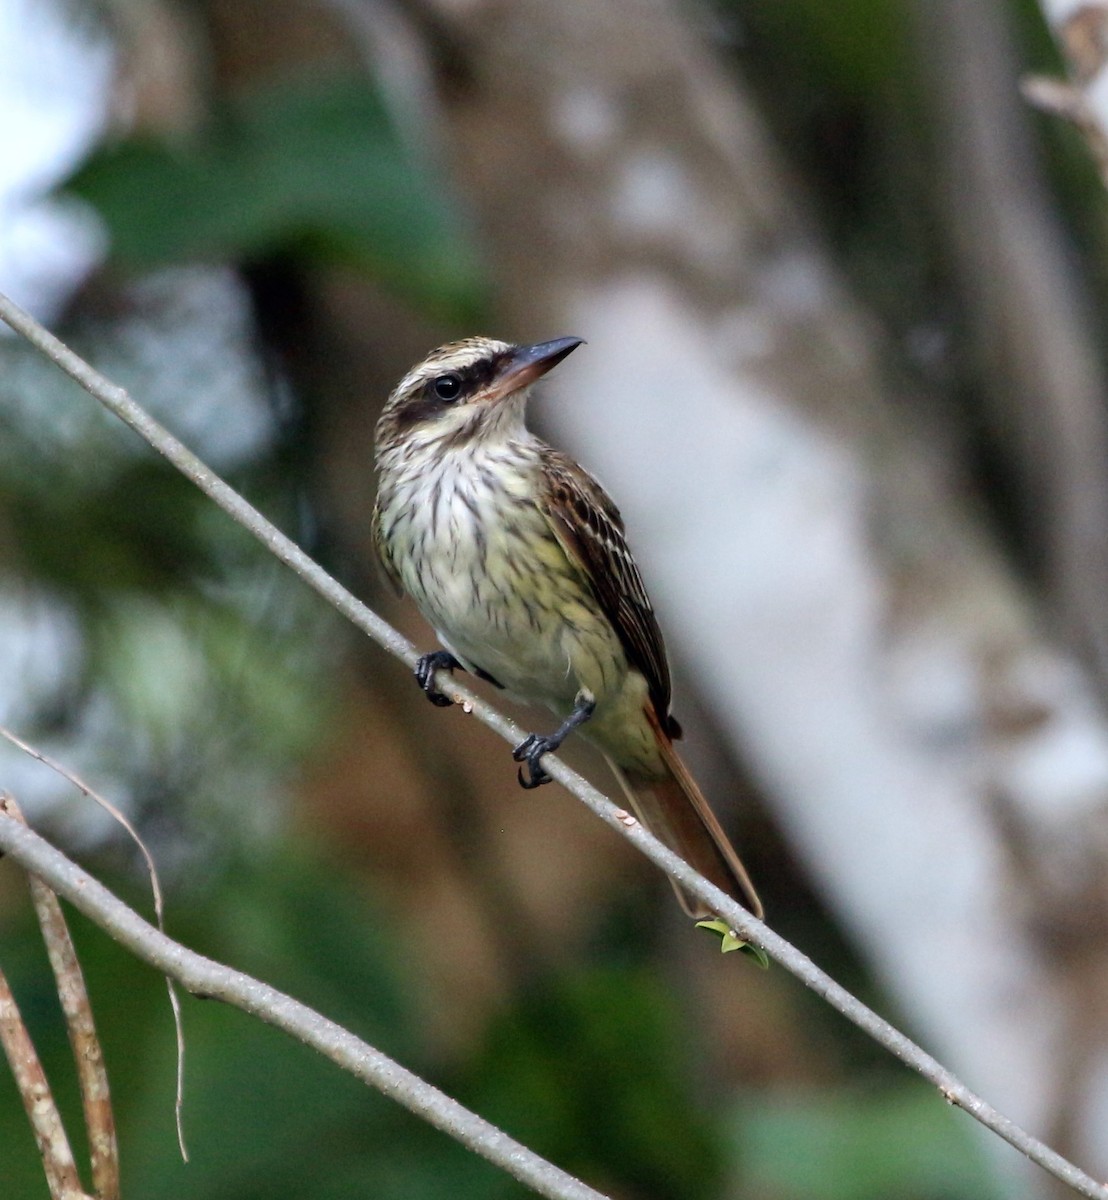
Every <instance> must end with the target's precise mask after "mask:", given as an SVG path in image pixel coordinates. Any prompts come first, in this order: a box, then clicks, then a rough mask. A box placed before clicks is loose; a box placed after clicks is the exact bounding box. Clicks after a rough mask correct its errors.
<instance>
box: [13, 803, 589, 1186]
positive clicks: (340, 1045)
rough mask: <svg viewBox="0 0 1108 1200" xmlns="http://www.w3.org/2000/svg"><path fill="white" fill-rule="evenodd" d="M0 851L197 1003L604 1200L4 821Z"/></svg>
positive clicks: (509, 1159) (508, 1159) (499, 1160)
mask: <svg viewBox="0 0 1108 1200" xmlns="http://www.w3.org/2000/svg"><path fill="white" fill-rule="evenodd" d="M0 849H2V850H3V851H4V853H6V854H8V855H10V856H11V858H12V859H14V860H15V861H16V862H18V863H19V864H20V866H22V867H23V868H24V869H25V870H26V871H28V872H30V873H31V874H33V875H37V876H38V877H39V878H40V879H41V880H42V881H43V882H44V883H46V884H48V885H49V886H50V887H51V888H52V889H53V890H54V891H55V892H57V893H58V895H59V896H64V897H65V899H66V900H68V901H69V902H70V903H71V904H72V905H73V906H74V907H75V908H77V909H79V910H80V911H81V912H83V913H84V914H85V916H87V917H88V918H89V919H90V920H91V921H93V922H95V923H96V924H97V925H99V926H100V928H101V929H103V930H104V931H105V932H106V933H108V934H109V935H110V936H111V937H112V938H113V939H114V940H115V941H117V942H118V943H119V944H120V945H121V946H123V947H124V948H125V949H127V950H130V951H131V953H132V954H134V955H135V957H136V958H140V959H142V961H143V962H145V963H148V964H149V965H150V966H152V967H153V968H154V969H155V970H157V971H160V972H162V974H164V975H170V976H172V977H173V978H174V979H176V980H177V981H178V982H179V983H180V984H181V986H182V987H184V988H186V989H187V990H188V991H190V992H192V993H193V994H194V995H198V996H205V997H209V998H211V999H215V1000H223V1001H225V1002H226V1003H227V1004H231V1005H233V1006H234V1007H235V1008H241V1009H242V1010H243V1012H247V1013H250V1014H251V1015H252V1016H255V1017H259V1018H260V1019H261V1020H263V1021H265V1022H267V1023H268V1024H270V1025H274V1026H276V1028H278V1029H282V1030H284V1031H285V1032H286V1033H288V1034H291V1035H292V1036H293V1037H295V1038H297V1039H299V1040H300V1041H301V1042H303V1043H304V1044H305V1045H307V1046H311V1047H312V1049H314V1050H318V1051H319V1053H320V1054H322V1055H324V1057H326V1058H329V1059H330V1060H331V1061H332V1062H333V1063H336V1064H337V1065H338V1066H340V1067H342V1068H343V1070H345V1071H349V1072H350V1074H352V1075H354V1076H356V1077H357V1078H358V1079H361V1080H362V1081H363V1082H364V1083H368V1084H370V1085H371V1086H372V1087H375V1088H377V1089H378V1090H379V1091H381V1092H383V1093H384V1094H385V1095H386V1096H389V1097H390V1098H391V1099H393V1100H395V1101H396V1102H397V1103H398V1104H402V1105H403V1106H404V1107H405V1108H407V1109H408V1110H409V1111H410V1112H413V1113H415V1114H416V1115H417V1116H420V1117H423V1118H424V1119H425V1120H426V1121H428V1122H430V1124H432V1125H434V1126H435V1127H436V1128H437V1129H441V1130H443V1132H445V1133H448V1134H450V1135H451V1137H454V1138H456V1139H457V1140H458V1141H460V1142H461V1143H462V1144H463V1145H466V1146H468V1147H469V1148H470V1149H471V1150H474V1151H476V1152H477V1153H478V1154H480V1155H483V1156H484V1157H485V1158H487V1159H488V1160H489V1161H490V1162H492V1163H495V1164H496V1165H497V1166H498V1167H502V1168H503V1169H504V1170H505V1171H507V1172H508V1173H509V1174H510V1175H512V1176H514V1177H515V1178H516V1179H518V1180H519V1181H520V1182H521V1183H525V1184H527V1185H528V1186H529V1187H531V1188H533V1189H534V1190H535V1191H536V1192H537V1193H538V1194H539V1195H540V1196H547V1197H550V1198H551V1200H606V1198H605V1197H604V1196H603V1195H602V1193H600V1192H597V1191H594V1190H593V1189H592V1188H590V1187H588V1186H587V1185H586V1184H584V1183H582V1182H581V1181H580V1180H578V1179H574V1178H573V1176H572V1175H568V1174H567V1173H566V1172H565V1171H562V1170H560V1169H559V1168H558V1167H555V1166H554V1165H553V1164H552V1163H549V1162H547V1161H546V1160H545V1159H542V1158H540V1157H539V1156H538V1155H537V1154H535V1153H534V1152H533V1151H531V1150H528V1149H527V1147H526V1146H523V1145H521V1144H520V1143H519V1142H517V1141H515V1140H514V1139H513V1138H510V1137H509V1136H508V1135H507V1134H506V1133H503V1132H502V1131H501V1130H499V1129H497V1128H496V1126H494V1125H491V1124H489V1122H488V1121H486V1120H484V1119H483V1118H481V1117H479V1116H477V1115H476V1113H472V1112H470V1111H469V1110H468V1109H466V1108H463V1107H462V1105H460V1104H459V1103H458V1102H457V1101H456V1100H453V1099H451V1098H450V1097H449V1096H447V1095H446V1094H445V1093H443V1092H440V1091H439V1090H438V1088H436V1087H433V1086H432V1085H431V1084H429V1083H427V1082H426V1081H425V1080H423V1079H420V1078H419V1076H418V1075H414V1074H413V1073H412V1072H411V1071H409V1070H407V1069H406V1068H404V1067H402V1066H400V1064H399V1063H397V1062H394V1061H393V1060H392V1059H391V1058H388V1057H386V1056H385V1055H384V1054H382V1053H381V1052H380V1051H379V1050H376V1049H375V1048H374V1047H373V1046H370V1045H368V1044H367V1043H366V1042H363V1041H362V1040H361V1039H360V1038H357V1037H355V1036H354V1034H352V1033H349V1032H348V1031H347V1030H345V1029H343V1028H342V1026H340V1025H337V1024H335V1022H334V1021H329V1020H328V1019H327V1018H326V1017H324V1016H321V1015H320V1014H319V1013H317V1012H315V1011H314V1010H313V1009H310V1008H308V1006H307V1005H305V1004H301V1003H300V1002H299V1001H297V1000H294V999H292V997H291V996H286V995H284V994H283V993H282V992H279V991H277V989H276V988H272V987H270V986H269V985H268V984H266V983H262V982H261V981H260V980H257V979H252V978H251V977H250V976H249V975H244V974H243V973H242V972H241V971H236V970H234V969H233V968H231V967H227V966H224V965H222V964H221V963H217V962H213V961H212V960H211V959H210V958H204V957H203V956H202V955H200V954H197V953H196V952H195V951H193V950H189V949H187V948H186V947H184V946H182V945H180V944H179V943H178V942H175V941H173V940H172V939H170V938H168V937H167V936H166V935H165V934H164V933H162V932H161V931H160V930H158V929H155V928H154V926H153V925H151V924H150V923H149V922H148V921H145V920H143V918H142V917H140V916H139V915H138V913H136V912H135V911H134V910H133V909H131V908H129V907H128V906H127V905H126V904H124V903H123V901H122V900H120V899H119V898H118V897H116V896H114V895H113V894H112V893H111V892H109V891H108V889H107V888H106V887H104V885H103V884H101V883H99V882H97V880H95V879H93V877H92V876H91V875H89V874H88V873H87V872H86V871H84V870H82V869H81V868H80V867H79V866H77V864H76V863H73V862H70V860H69V859H67V858H66V857H65V855H63V854H62V853H61V851H60V850H56V849H55V848H54V847H53V846H51V845H50V843H49V842H47V841H46V840H45V839H44V838H41V837H39V835H38V834H36V833H34V832H33V831H32V830H30V829H28V828H27V826H26V825H24V824H22V823H21V822H19V821H16V820H15V819H14V818H13V817H10V816H7V815H6V814H3V813H0Z"/></svg>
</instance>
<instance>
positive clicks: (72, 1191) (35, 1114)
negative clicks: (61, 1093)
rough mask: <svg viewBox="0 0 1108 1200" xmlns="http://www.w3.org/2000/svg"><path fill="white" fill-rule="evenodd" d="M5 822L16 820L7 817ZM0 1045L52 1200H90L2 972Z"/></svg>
mask: <svg viewBox="0 0 1108 1200" xmlns="http://www.w3.org/2000/svg"><path fill="white" fill-rule="evenodd" d="M4 819H5V820H9V821H10V820H13V818H11V817H8V816H6V815H5V817H4ZM0 1045H2V1046H3V1048H4V1055H5V1057H6V1058H7V1060H8V1063H9V1065H10V1066H11V1069H12V1074H13V1075H14V1076H15V1082H16V1086H17V1087H18V1088H19V1095H20V1099H22V1101H23V1107H24V1109H25V1110H26V1112H27V1119H28V1120H29V1121H30V1123H31V1129H32V1130H33V1131H34V1135H35V1142H36V1143H37V1144H38V1149H39V1154H40V1155H41V1157H42V1167H43V1170H44V1171H45V1172H46V1182H47V1186H48V1187H49V1188H50V1196H51V1200H89V1197H87V1196H86V1194H85V1192H84V1190H83V1189H82V1187H81V1180H80V1177H79V1176H78V1174H77V1164H76V1162H75V1161H74V1158H73V1150H72V1148H71V1147H70V1145H69V1138H68V1137H66V1133H65V1127H64V1126H63V1124H62V1118H61V1114H60V1113H59V1112H58V1106H57V1105H56V1104H55V1103H54V1095H53V1093H52V1092H51V1090H50V1084H49V1082H48V1081H47V1078H46V1072H45V1071H43V1069H42V1062H41V1061H40V1060H39V1056H38V1054H37V1053H36V1051H35V1047H34V1043H33V1042H32V1041H31V1035H30V1034H29V1033H28V1032H27V1027H26V1025H24V1024H23V1018H22V1017H21V1016H20V1013H19V1006H18V1005H17V1004H16V1002H15V997H14V996H13V995H12V990H11V988H10V986H9V985H8V980H7V977H6V976H5V975H4V972H3V971H2V970H0Z"/></svg>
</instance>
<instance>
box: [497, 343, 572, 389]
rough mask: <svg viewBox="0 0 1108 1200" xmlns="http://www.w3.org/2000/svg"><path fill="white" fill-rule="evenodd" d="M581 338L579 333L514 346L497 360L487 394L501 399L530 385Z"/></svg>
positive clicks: (557, 362) (551, 367) (556, 363)
mask: <svg viewBox="0 0 1108 1200" xmlns="http://www.w3.org/2000/svg"><path fill="white" fill-rule="evenodd" d="M584 341H585V339H584V338H579V337H563V338H555V339H554V340H553V341H552V342H536V343H535V344H534V345H533V346H513V347H512V349H511V350H509V351H508V352H507V354H505V355H504V357H503V358H502V359H501V361H500V365H499V367H498V368H497V372H496V377H495V378H494V379H493V381H492V386H491V387H490V388H489V390H488V392H487V395H488V398H489V399H490V400H502V399H504V397H505V396H511V395H512V394H513V393H515V392H518V391H520V389H521V388H525V387H530V386H531V384H533V383H534V382H535V380H536V379H541V378H542V376H543V375H545V374H546V373H547V371H550V370H552V369H553V368H554V367H556V366H557V365H558V364H559V363H560V362H561V361H562V359H563V358H565V357H566V355H567V354H572V353H573V351H574V350H576V349H577V347H578V346H581V345H583V344H584Z"/></svg>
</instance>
